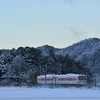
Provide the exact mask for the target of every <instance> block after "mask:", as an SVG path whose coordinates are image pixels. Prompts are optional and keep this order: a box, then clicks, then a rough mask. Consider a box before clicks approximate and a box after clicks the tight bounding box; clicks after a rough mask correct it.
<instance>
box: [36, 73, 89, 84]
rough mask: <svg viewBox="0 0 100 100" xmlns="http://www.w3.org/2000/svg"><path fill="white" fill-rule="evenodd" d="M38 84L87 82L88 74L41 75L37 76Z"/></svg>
mask: <svg viewBox="0 0 100 100" xmlns="http://www.w3.org/2000/svg"><path fill="white" fill-rule="evenodd" d="M37 83H38V84H61V85H63V84H80V85H85V84H87V76H86V75H83V74H64V75H54V74H51V75H50V74H49V75H48V74H47V75H40V76H38V77H37Z"/></svg>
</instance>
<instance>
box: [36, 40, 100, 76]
mask: <svg viewBox="0 0 100 100" xmlns="http://www.w3.org/2000/svg"><path fill="white" fill-rule="evenodd" d="M50 48H51V49H53V50H54V52H55V54H56V55H62V56H65V55H66V54H68V55H69V56H70V57H71V58H73V59H74V60H75V61H76V62H77V61H80V62H81V63H83V64H84V65H85V66H86V67H87V68H89V70H90V71H91V72H92V73H94V60H95V62H96V69H97V75H100V39H98V38H89V39H85V40H82V41H80V42H78V43H75V44H73V45H72V46H69V47H66V48H63V49H56V48H54V47H51V46H47V45H46V46H42V47H39V48H38V49H39V50H41V51H42V54H43V55H44V56H46V55H47V54H48V51H49V50H50Z"/></svg>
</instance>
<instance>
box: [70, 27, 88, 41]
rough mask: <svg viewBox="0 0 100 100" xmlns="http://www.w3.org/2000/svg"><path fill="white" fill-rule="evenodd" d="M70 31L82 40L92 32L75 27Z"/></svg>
mask: <svg viewBox="0 0 100 100" xmlns="http://www.w3.org/2000/svg"><path fill="white" fill-rule="evenodd" d="M70 32H71V34H72V36H73V37H74V38H75V39H78V40H81V39H84V38H87V37H90V34H89V33H87V32H85V31H80V30H76V29H74V28H70Z"/></svg>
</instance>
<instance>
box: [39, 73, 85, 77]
mask: <svg viewBox="0 0 100 100" xmlns="http://www.w3.org/2000/svg"><path fill="white" fill-rule="evenodd" d="M57 76H59V77H60V76H61V77H63V76H86V75H83V74H73V73H72V74H62V75H55V74H47V75H46V77H57ZM38 77H45V75H40V76H38Z"/></svg>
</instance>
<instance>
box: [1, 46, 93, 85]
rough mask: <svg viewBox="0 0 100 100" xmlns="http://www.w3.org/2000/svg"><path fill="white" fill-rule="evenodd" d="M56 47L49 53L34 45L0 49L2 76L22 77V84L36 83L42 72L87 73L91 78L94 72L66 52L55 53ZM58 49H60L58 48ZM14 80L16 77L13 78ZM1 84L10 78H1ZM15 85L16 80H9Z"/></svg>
mask: <svg viewBox="0 0 100 100" xmlns="http://www.w3.org/2000/svg"><path fill="white" fill-rule="evenodd" d="M53 50H54V48H52V49H49V50H48V55H47V56H44V55H42V53H41V51H40V50H39V49H37V48H33V47H25V48H24V47H19V48H18V49H11V50H0V77H13V76H14V77H15V76H18V77H21V84H24V85H32V84H36V76H37V75H41V74H67V73H78V74H86V75H87V76H88V80H91V78H92V74H91V73H90V71H89V70H88V69H87V68H86V67H85V66H84V64H82V63H80V62H76V61H75V60H74V59H72V58H71V57H69V56H68V55H66V54H65V56H61V55H55V53H54V52H55V50H54V51H53ZM57 50H58V49H57ZM15 78H16V77H15ZM13 80H14V79H13ZM0 84H3V85H4V84H5V85H7V84H8V80H0ZM9 84H13V85H15V84H16V82H14V81H9Z"/></svg>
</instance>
